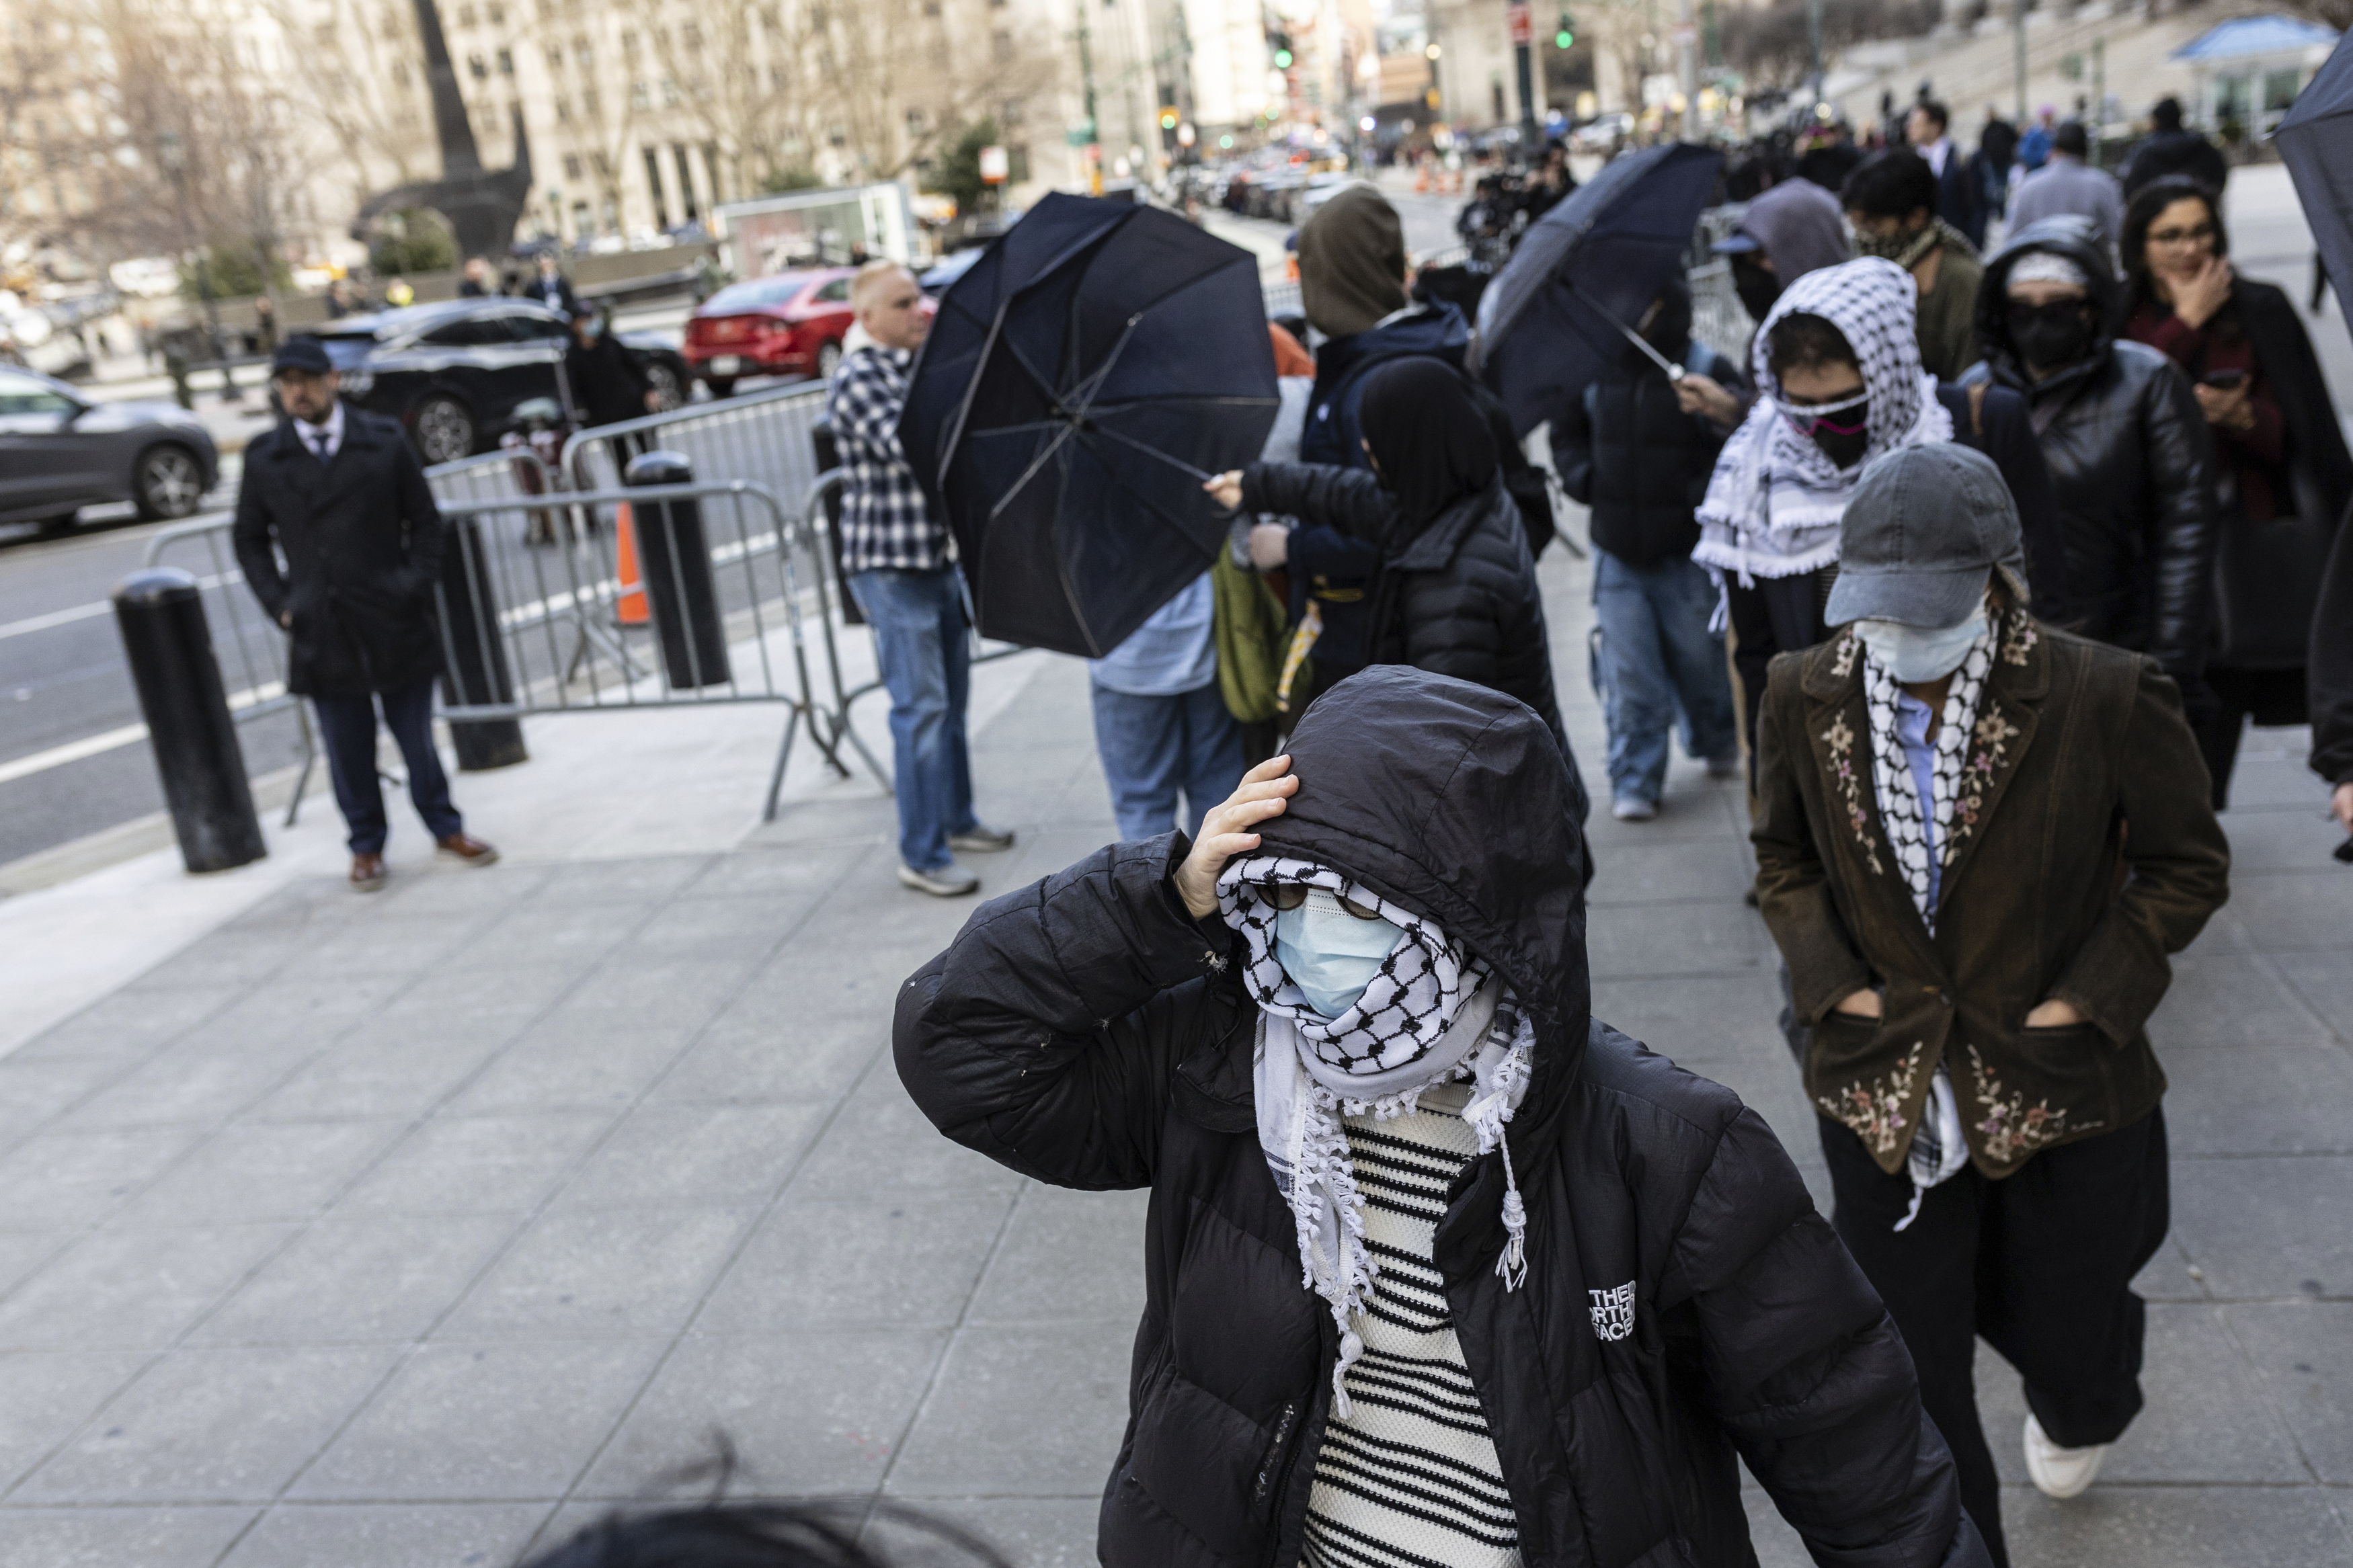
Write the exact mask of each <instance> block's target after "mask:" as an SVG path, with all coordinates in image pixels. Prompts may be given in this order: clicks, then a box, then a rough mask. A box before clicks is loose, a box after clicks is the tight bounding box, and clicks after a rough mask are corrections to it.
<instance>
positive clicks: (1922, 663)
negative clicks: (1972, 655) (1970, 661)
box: [1854, 605, 1986, 686]
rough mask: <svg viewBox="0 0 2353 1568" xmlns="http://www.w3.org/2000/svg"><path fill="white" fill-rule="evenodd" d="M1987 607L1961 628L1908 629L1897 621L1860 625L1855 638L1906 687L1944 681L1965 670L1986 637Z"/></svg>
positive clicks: (1855, 631)
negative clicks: (1976, 646)
mask: <svg viewBox="0 0 2353 1568" xmlns="http://www.w3.org/2000/svg"><path fill="white" fill-rule="evenodd" d="M1985 629H1986V617H1985V606H1984V605H1978V608H1977V613H1976V614H1974V615H1972V616H1969V618H1968V620H1966V621H1963V622H1962V623H1961V624H1960V625H1959V626H1898V625H1896V624H1895V623H1894V621H1857V622H1855V623H1854V635H1855V636H1857V637H1861V638H1862V641H1863V646H1864V647H1868V648H1870V649H1871V655H1872V657H1873V658H1876V659H1877V660H1879V662H1880V663H1881V664H1883V665H1885V666H1886V667H1887V669H1888V672H1889V673H1890V674H1892V675H1894V677H1895V679H1898V680H1900V681H1902V682H1903V683H1904V684H1905V685H1906V686H1921V685H1926V683H1927V682H1929V681H1931V680H1942V679H1945V677H1947V676H1948V675H1950V674H1952V673H1953V671H1955V670H1957V669H1958V668H1961V660H1963V659H1965V658H1968V657H1969V647H1970V645H1971V644H1973V643H1975V642H1976V641H1977V640H1978V638H1979V637H1983V636H1984V635H1985Z"/></svg>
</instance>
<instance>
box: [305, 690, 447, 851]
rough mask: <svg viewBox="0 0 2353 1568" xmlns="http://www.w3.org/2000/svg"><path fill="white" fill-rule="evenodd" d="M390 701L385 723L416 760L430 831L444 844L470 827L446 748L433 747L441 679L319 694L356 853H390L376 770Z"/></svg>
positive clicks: (325, 738) (412, 783)
mask: <svg viewBox="0 0 2353 1568" xmlns="http://www.w3.org/2000/svg"><path fill="white" fill-rule="evenodd" d="M379 702H380V703H382V704H383V705H384V727H385V729H387V730H389V731H392V738H393V740H394V742H396V743H397V744H398V745H399V747H400V759H401V761H402V762H403V763H406V764H407V766H408V798H409V802H410V803H411V804H412V805H415V806H416V807H417V816H421V817H423V818H424V819H425V830H426V831H427V833H430V834H431V835H433V838H434V842H436V843H438V842H440V841H441V840H442V839H444V838H447V837H449V835H451V834H453V833H460V832H463V831H464V830H465V826H466V819H465V818H464V817H462V816H459V815H458V808H457V807H456V806H454V805H450V804H449V775H448V773H444V772H443V771H442V769H441V753H440V752H437V751H435V750H434V749H433V682H432V681H430V680H420V681H418V682H417V684H416V685H414V686H407V687H403V688H402V689H399V690H398V691H386V692H383V693H380V694H378V695H375V696H366V695H362V696H358V697H313V698H311V710H312V711H313V712H315V713H317V714H318V716H319V742H320V749H321V750H322V751H324V752H326V753H327V778H328V781H329V782H330V783H332V784H333V785H334V786H335V805H336V807H337V808H338V809H340V810H341V811H342V812H343V825H344V826H346V827H348V828H349V829H350V830H351V837H350V844H351V848H352V853H353V854H354V855H381V854H383V853H384V840H385V834H386V833H387V832H389V831H390V828H389V826H388V825H387V824H386V823H385V819H384V788H383V785H382V784H380V783H379V782H378V781H377V778H376V772H375V710H376V705H377V704H378V703H379Z"/></svg>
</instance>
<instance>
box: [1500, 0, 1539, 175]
mask: <svg viewBox="0 0 2353 1568" xmlns="http://www.w3.org/2000/svg"><path fill="white" fill-rule="evenodd" d="M1504 15H1505V16H1506V17H1507V18H1508V19H1509V22H1510V26H1511V29H1512V63H1513V68H1514V70H1515V71H1516V73H1517V74H1518V77H1519V88H1520V162H1521V163H1522V164H1523V165H1524V166H1525V167H1528V168H1534V167H1535V164H1536V162H1537V156H1536V153H1537V148H1536V100H1535V67H1534V62H1533V61H1532V60H1531V58H1530V56H1531V55H1533V54H1534V52H1535V51H1534V49H1533V48H1532V47H1530V45H1531V42H1532V38H1531V33H1532V28H1531V26H1530V23H1529V20H1528V0H1505V5H1504Z"/></svg>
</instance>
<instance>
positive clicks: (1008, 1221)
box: [859, 1180, 1037, 1541]
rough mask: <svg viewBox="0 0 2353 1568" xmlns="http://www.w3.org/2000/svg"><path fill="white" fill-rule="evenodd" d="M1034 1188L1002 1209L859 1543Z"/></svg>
mask: <svg viewBox="0 0 2353 1568" xmlns="http://www.w3.org/2000/svg"><path fill="white" fill-rule="evenodd" d="M1036 1185H1037V1184H1036V1183H1035V1182H1033V1181H1028V1180H1025V1181H1023V1182H1022V1183H1021V1184H1020V1185H1019V1186H1018V1187H1016V1188H1014V1189H1013V1201H1012V1202H1011V1203H1009V1204H1007V1205H1005V1214H1004V1216H1003V1217H1002V1218H1000V1219H999V1220H998V1221H997V1234H996V1235H995V1236H993V1237H989V1241H988V1252H987V1256H986V1257H985V1258H982V1260H981V1265H980V1272H979V1273H978V1274H977V1275H976V1276H975V1277H974V1279H973V1282H972V1289H970V1290H967V1291H966V1292H965V1298H964V1302H963V1304H962V1305H961V1306H959V1307H958V1308H957V1309H956V1320H955V1326H954V1327H953V1328H951V1329H950V1330H949V1331H948V1335H947V1338H946V1339H944V1340H943V1341H942V1342H940V1353H939V1355H938V1357H937V1358H936V1359H935V1360H934V1361H933V1363H932V1367H931V1372H930V1373H929V1374H928V1375H927V1376H926V1377H925V1378H924V1380H923V1393H922V1394H920V1395H918V1396H917V1397H916V1400H915V1407H914V1409H913V1412H912V1413H910V1414H909V1415H908V1417H907V1424H906V1425H905V1426H902V1427H901V1428H900V1429H899V1438H898V1441H897V1442H895V1443H893V1444H892V1447H891V1457H890V1458H888V1459H886V1460H884V1461H883V1464H882V1473H881V1475H880V1476H877V1477H876V1478H875V1479H874V1491H873V1495H872V1497H871V1499H870V1500H868V1504H867V1509H866V1516H865V1519H864V1520H863V1521H861V1522H860V1527H859V1535H860V1540H861V1541H862V1540H863V1539H864V1538H865V1535H866V1532H867V1531H869V1530H871V1528H872V1526H873V1523H874V1510H876V1509H877V1508H878V1507H880V1506H881V1502H882V1499H883V1497H884V1495H885V1494H887V1493H888V1492H889V1490H890V1489H891V1476H892V1472H893V1471H895V1470H896V1469H897V1468H899V1459H900V1457H901V1456H902V1455H903V1454H905V1453H906V1451H907V1442H908V1439H910V1438H911V1437H913V1436H914V1434H915V1428H916V1427H917V1426H921V1425H923V1416H924V1415H925V1414H927V1413H928V1412H929V1411H930V1409H931V1407H932V1400H933V1398H934V1396H935V1395H936V1394H938V1393H939V1387H940V1374H941V1373H943V1372H944V1371H945V1370H946V1368H947V1364H948V1362H949V1360H950V1358H951V1357H953V1356H954V1355H955V1348H956V1346H957V1344H958V1343H959V1342H962V1340H963V1339H964V1331H965V1325H966V1324H967V1323H968V1322H970V1321H971V1320H972V1304H973V1303H974V1302H975V1301H976V1300H979V1299H980V1293H981V1292H982V1291H983V1290H984V1289H987V1286H988V1276H989V1274H990V1272H991V1271H993V1270H994V1269H995V1268H996V1267H997V1257H998V1255H999V1254H1001V1253H1002V1252H1003V1251H1004V1250H1005V1237H1006V1235H1007V1233H1008V1232H1009V1231H1011V1230H1012V1228H1013V1216H1014V1215H1017V1214H1018V1213H1019V1212H1020V1211H1021V1205H1022V1202H1023V1200H1025V1199H1026V1198H1027V1197H1028V1196H1029V1193H1030V1192H1031V1190H1032V1189H1033V1188H1035V1187H1036ZM1006 1495H1015V1494H1006Z"/></svg>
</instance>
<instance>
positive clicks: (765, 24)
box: [760, 5, 785, 33]
mask: <svg viewBox="0 0 2353 1568" xmlns="http://www.w3.org/2000/svg"><path fill="white" fill-rule="evenodd" d="M784 30H785V23H784V18H783V17H781V16H778V15H777V14H776V7H775V6H774V5H763V6H761V7H760V31H762V32H764V33H781V32H783V31H784Z"/></svg>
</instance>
